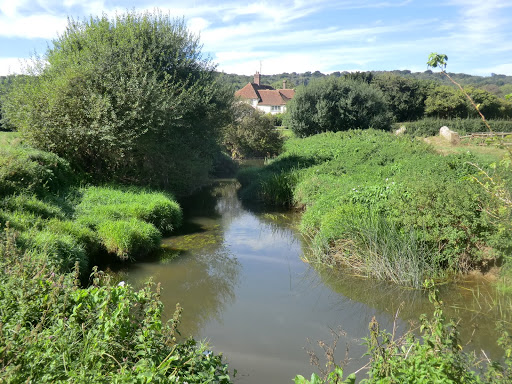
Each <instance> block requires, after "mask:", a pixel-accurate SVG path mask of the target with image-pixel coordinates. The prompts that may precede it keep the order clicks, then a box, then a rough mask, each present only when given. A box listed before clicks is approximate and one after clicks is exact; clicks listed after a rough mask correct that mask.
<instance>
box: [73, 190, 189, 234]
mask: <svg viewBox="0 0 512 384" xmlns="http://www.w3.org/2000/svg"><path fill="white" fill-rule="evenodd" d="M81 194H82V197H81V200H80V203H79V204H78V205H77V206H76V208H75V215H76V218H77V221H79V222H81V223H84V224H86V225H88V226H90V227H93V228H94V227H96V226H97V225H99V224H101V223H102V222H103V221H105V220H125V219H132V218H135V219H139V220H142V221H145V222H148V223H150V224H153V225H154V226H155V227H156V228H157V229H158V230H160V231H162V232H163V233H167V232H171V231H172V230H173V229H175V228H177V227H179V226H180V225H181V221H182V212H181V209H180V207H179V205H178V203H176V201H175V200H174V198H173V197H172V196H171V195H169V194H167V193H163V192H151V191H147V190H144V189H141V188H135V187H131V188H122V187H87V188H83V189H82V191H81Z"/></svg>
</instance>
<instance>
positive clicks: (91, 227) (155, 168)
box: [0, 12, 232, 383]
mask: <svg viewBox="0 0 512 384" xmlns="http://www.w3.org/2000/svg"><path fill="white" fill-rule="evenodd" d="M31 71H32V72H31V73H30V75H28V76H16V77H14V78H13V77H9V78H7V79H2V85H6V84H7V85H8V87H7V88H8V89H7V88H5V87H2V88H1V95H0V96H1V103H0V106H1V110H2V118H3V120H2V121H3V124H4V125H3V126H2V127H3V129H9V130H11V129H12V130H17V131H18V132H2V133H1V136H0V144H1V145H0V226H1V227H2V228H3V229H5V230H3V231H2V235H1V236H0V282H1V284H0V308H2V310H1V311H0V345H1V347H0V381H1V382H4V381H5V382H104V383H110V382H140V383H147V382H171V381H172V382H181V383H186V382H188V383H204V382H206V381H208V382H212V383H229V382H230V378H229V375H228V373H227V367H226V365H225V364H223V362H222V358H221V356H218V355H215V354H213V353H212V352H211V351H208V350H206V347H205V346H204V345H197V344H196V342H195V341H194V340H185V341H184V340H179V341H178V340H177V336H178V335H179V333H178V331H177V328H176V327H177V325H178V323H179V316H180V311H179V309H178V310H177V312H176V313H175V316H174V318H173V319H172V320H171V321H170V322H169V323H168V324H164V323H163V322H162V304H161V302H160V301H159V297H158V289H157V293H154V288H152V287H151V286H150V285H148V286H147V287H146V288H144V289H142V290H140V291H136V290H135V289H134V288H133V287H131V286H129V285H126V284H124V282H120V283H119V284H114V283H112V282H111V281H110V278H109V277H108V276H106V275H105V274H104V273H103V272H98V271H97V269H96V267H93V266H94V265H97V264H100V263H101V264H104V263H106V262H108V261H110V260H122V261H124V260H133V259H137V258H143V257H145V256H147V255H148V254H150V253H154V252H156V251H157V250H158V249H159V247H160V239H161V237H162V235H164V234H167V233H169V232H171V231H173V230H174V229H175V228H176V227H177V226H179V225H180V223H181V209H180V207H179V205H178V204H177V202H176V201H175V199H174V197H173V194H172V193H171V192H169V191H170V190H172V191H173V192H175V193H179V194H184V193H187V192H189V191H190V190H191V189H193V188H197V187H198V186H200V185H202V184H204V183H205V181H207V179H208V176H209V173H210V171H211V169H212V167H213V165H214V162H216V163H217V165H218V164H219V163H221V162H222V159H223V157H222V155H221V154H220V145H219V144H220V127H221V125H223V124H224V122H225V117H226V116H229V113H230V111H229V108H228V106H229V105H230V103H231V100H232V95H230V94H229V93H227V92H225V90H224V88H223V87H222V86H219V85H218V84H216V83H215V81H214V79H213V77H214V74H213V66H212V65H211V64H210V63H209V62H208V61H207V60H204V59H202V56H201V53H200V50H199V45H198V41H197V39H196V38H195V37H194V36H192V35H191V34H189V33H188V32H187V31H186V29H185V27H184V24H183V22H182V21H176V20H171V19H169V17H168V16H164V15H162V14H160V13H156V14H154V15H153V14H142V15H141V14H136V13H134V12H131V13H126V14H123V15H117V16H116V18H115V19H114V20H108V19H107V18H106V16H103V17H101V18H91V19H90V20H88V21H83V22H76V21H73V20H70V22H69V25H68V28H67V30H66V32H65V33H64V34H63V35H62V36H60V37H59V38H58V39H56V40H55V41H54V42H53V46H51V47H50V48H49V49H48V51H47V53H46V55H44V57H43V59H42V60H41V61H35V62H34V65H33V67H32V68H31ZM4 80H5V81H4ZM140 184H144V188H143V187H140V186H134V185H140ZM149 186H153V187H154V186H158V187H165V188H166V190H160V189H159V190H154V189H147V188H148V187H149ZM91 270H92V272H93V273H92V275H91V277H90V279H89V275H90V272H91Z"/></svg>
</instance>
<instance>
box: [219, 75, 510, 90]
mask: <svg viewBox="0 0 512 384" xmlns="http://www.w3.org/2000/svg"><path fill="white" fill-rule="evenodd" d="M369 72H370V73H371V74H372V75H373V76H379V75H396V76H401V77H406V78H414V79H418V80H426V81H433V82H437V83H444V84H451V83H450V81H449V80H448V79H447V78H446V76H443V75H442V74H440V73H438V72H433V71H431V70H427V71H425V72H411V71H409V70H395V71H369ZM348 74H350V72H346V71H344V72H339V71H337V72H333V73H331V74H328V75H327V74H323V73H321V72H319V71H315V72H304V73H297V72H292V73H286V72H285V73H280V74H277V75H261V83H262V84H267V85H273V86H274V87H276V88H280V87H281V84H282V82H283V80H287V84H292V86H298V85H307V84H308V83H309V82H310V81H311V80H312V79H315V78H320V77H325V76H335V77H340V76H345V75H348ZM449 74H450V76H451V77H452V78H453V79H454V80H455V81H457V82H458V83H460V84H461V85H463V86H466V85H472V86H475V87H477V88H482V89H485V90H487V91H489V92H491V93H494V94H495V95H497V96H500V97H503V96H504V95H506V94H509V93H512V76H506V75H497V74H494V73H493V74H492V75H491V76H474V75H467V74H465V73H449ZM219 76H220V78H221V79H222V80H223V81H225V82H226V83H227V84H229V85H230V86H231V87H232V88H233V92H234V91H235V90H237V89H240V88H242V87H243V86H244V85H246V84H247V83H248V82H249V81H253V76H245V75H237V74H226V73H220V72H219Z"/></svg>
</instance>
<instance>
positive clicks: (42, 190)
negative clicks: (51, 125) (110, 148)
mask: <svg viewBox="0 0 512 384" xmlns="http://www.w3.org/2000/svg"><path fill="white" fill-rule="evenodd" d="M0 140H1V142H2V144H5V145H2V146H1V147H0V166H1V167H0V225H1V226H2V227H5V226H6V225H8V226H9V227H10V228H12V229H14V230H16V231H18V233H19V236H18V245H19V246H20V247H22V249H25V250H27V251H34V252H36V253H44V254H47V255H49V257H50V258H51V259H52V260H53V261H54V262H56V263H57V264H58V265H60V266H61V268H63V270H70V269H72V268H73V266H74V263H75V262H76V261H78V262H79V264H80V267H81V271H82V274H85V275H87V274H88V271H89V267H90V266H91V265H92V263H93V262H97V261H100V260H104V259H105V256H106V255H107V254H111V255H112V256H114V257H117V258H121V259H123V260H124V259H127V258H138V257H143V256H145V255H147V254H148V253H150V252H151V251H155V250H156V249H158V247H159V242H160V238H161V236H162V235H163V234H167V233H170V232H172V231H173V230H174V229H175V228H176V227H178V226H179V225H180V224H181V220H182V213H181V209H180V207H179V205H178V203H177V202H176V201H175V200H174V198H173V196H172V195H170V194H168V193H164V192H156V191H151V190H145V189H142V188H135V187H120V186H104V187H99V186H88V187H82V188H78V186H77V184H78V181H79V178H77V177H76V176H75V175H74V173H73V172H72V171H71V169H70V167H69V165H68V164H67V163H66V162H65V161H63V160H62V159H61V158H59V157H58V156H56V155H54V154H51V153H48V152H43V151H38V150H35V149H33V148H30V147H26V146H24V145H23V144H22V143H20V142H19V140H18V139H17V136H16V135H15V134H14V135H13V134H12V133H5V132H3V133H2V134H1V135H0ZM109 230H111V233H108V231H109Z"/></svg>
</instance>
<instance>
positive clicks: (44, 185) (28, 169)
mask: <svg viewBox="0 0 512 384" xmlns="http://www.w3.org/2000/svg"><path fill="white" fill-rule="evenodd" d="M74 181H75V176H74V175H73V173H72V171H71V168H70V167H69V164H68V163H67V162H66V161H65V160H63V159H62V158H60V157H58V156H56V155H54V154H53V153H48V152H44V151H39V150H36V149H33V148H29V147H25V146H21V145H18V146H10V145H6V146H1V147H0V197H1V196H7V195H10V194H13V193H21V192H26V193H36V194H39V195H44V194H47V193H49V192H53V193H55V192H57V191H58V190H61V189H64V188H66V187H68V186H70V185H72V184H74Z"/></svg>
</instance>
